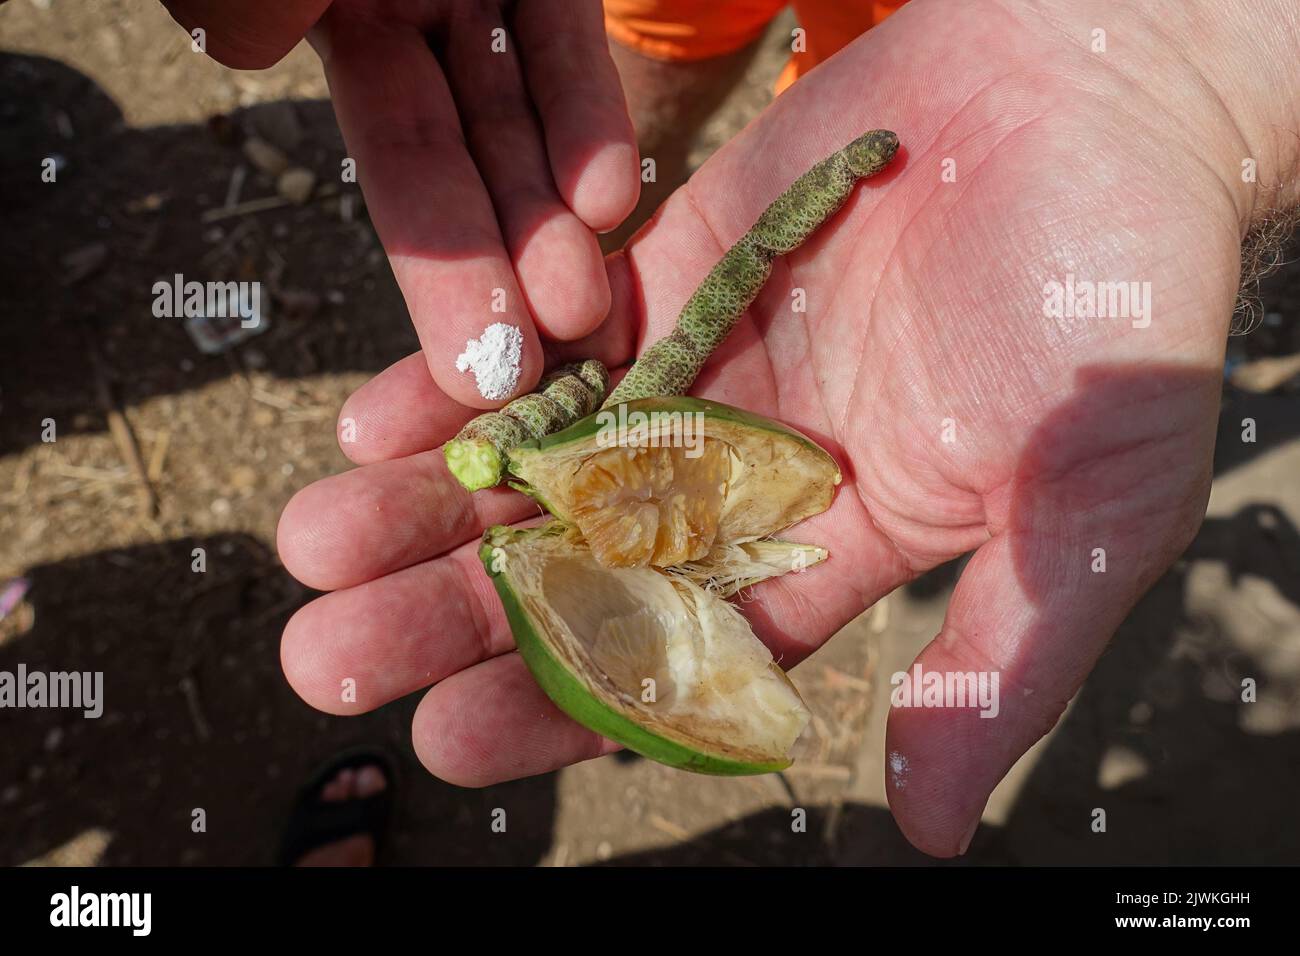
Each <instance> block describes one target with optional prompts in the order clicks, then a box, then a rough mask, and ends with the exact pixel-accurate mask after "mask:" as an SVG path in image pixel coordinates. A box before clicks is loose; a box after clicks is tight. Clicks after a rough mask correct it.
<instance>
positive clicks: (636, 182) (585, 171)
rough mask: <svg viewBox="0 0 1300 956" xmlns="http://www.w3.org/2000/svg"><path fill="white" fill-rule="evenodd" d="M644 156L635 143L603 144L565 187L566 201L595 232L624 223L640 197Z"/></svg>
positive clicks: (604, 230)
mask: <svg viewBox="0 0 1300 956" xmlns="http://www.w3.org/2000/svg"><path fill="white" fill-rule="evenodd" d="M640 164H641V157H640V154H639V153H638V151H637V148H636V143H635V141H633V140H628V141H613V142H606V143H602V144H600V145H599V146H598V147H597V148H596V150H595V151H594V152H593V153H592V155H591V156H590V158H588V159H587V160H586V162H585V163H583V165H582V166H581V168H580V170H579V171H578V173H577V175H576V176H575V177H574V178H573V180H572V181H571V182H570V183H568V184H567V187H566V186H561V194H562V195H563V197H564V201H565V202H566V203H568V205H569V208H570V209H572V210H573V212H574V214H575V215H576V216H577V217H578V218H579V219H581V220H582V221H583V222H585V223H586V224H587V225H588V226H590V227H591V228H592V229H594V230H595V231H596V232H609V231H610V230H612V229H615V228H617V227H618V226H619V225H621V224H622V222H623V220H624V219H626V218H627V217H628V216H629V215H631V213H632V210H633V209H635V208H636V204H637V200H638V199H639V198H640V197H641V175H640V172H641V166H640Z"/></svg>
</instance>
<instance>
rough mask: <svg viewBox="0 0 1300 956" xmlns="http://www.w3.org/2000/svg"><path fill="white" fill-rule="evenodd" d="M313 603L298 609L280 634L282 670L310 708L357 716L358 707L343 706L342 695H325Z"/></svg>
mask: <svg viewBox="0 0 1300 956" xmlns="http://www.w3.org/2000/svg"><path fill="white" fill-rule="evenodd" d="M314 604H315V602H312V603H311V604H307V605H304V606H303V607H300V608H298V610H297V611H295V612H294V614H293V617H291V618H289V621H288V623H287V624H285V626H284V633H282V634H281V635H280V669H281V670H282V671H283V672H284V678H285V680H286V681H287V682H288V684H289V686H290V687H291V688H292V689H293V692H294V693H295V694H297V695H298V696H299V697H301V698H302V700H303V702H304V703H306V704H307V705H308V706H310V707H314V708H315V709H316V710H319V711H323V712H324V713H327V714H336V715H340V716H342V715H346V714H350V713H354V712H356V710H355V708H349V707H348V705H347V704H346V703H344V700H343V695H342V694H341V693H339V694H335V693H326V692H323V686H322V680H321V675H322V673H324V671H325V665H324V663H323V662H322V661H321V659H320V657H321V655H320V654H319V653H318V650H319V645H318V644H316V643H315V642H314V641H313V640H312V630H313V627H312V624H311V622H310V618H311V617H312V616H313V613H314V612H313V611H312V607H313V605H314Z"/></svg>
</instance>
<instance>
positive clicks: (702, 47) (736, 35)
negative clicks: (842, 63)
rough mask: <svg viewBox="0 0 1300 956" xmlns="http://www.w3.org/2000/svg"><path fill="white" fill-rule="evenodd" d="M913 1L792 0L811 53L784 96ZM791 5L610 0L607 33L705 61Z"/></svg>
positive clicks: (650, 49) (661, 54) (670, 56)
mask: <svg viewBox="0 0 1300 956" xmlns="http://www.w3.org/2000/svg"><path fill="white" fill-rule="evenodd" d="M906 2H907V0H789V5H790V6H792V7H793V8H794V12H795V16H796V18H797V19H798V21H799V26H800V27H802V28H803V31H804V34H803V42H804V47H805V49H804V50H802V51H799V52H795V53H793V54H792V55H791V58H790V62H789V63H787V64H786V67H785V70H784V71H783V72H782V73H781V76H780V78H779V79H778V80H777V83H776V91H777V92H778V93H779V92H781V91H782V90H784V89H785V88H786V87H787V86H789V85H790V84H791V83H793V82H794V81H795V80H797V79H798V78H799V77H801V76H803V75H804V74H805V73H807V72H808V71H809V70H811V69H812V68H813V67H814V66H816V65H817V64H818V63H820V62H822V60H825V59H826V58H827V57H829V56H831V55H832V54H834V53H836V52H837V51H838V50H839V49H840V48H841V47H844V46H846V45H847V44H848V43H850V42H851V41H852V40H854V39H855V38H856V37H858V36H859V35H860V34H862V33H865V32H866V31H867V30H870V29H871V28H872V27H873V26H875V25H876V24H878V23H880V22H881V21H882V20H884V19H885V17H887V16H889V15H890V14H891V13H893V12H894V11H895V10H897V9H898V8H899V7H901V6H902V5H903V4H904V3H906ZM786 5H787V0H605V29H606V31H607V32H608V33H609V35H610V36H612V37H613V38H614V39H615V40H617V41H618V42H619V43H622V44H623V45H624V46H628V47H631V48H632V49H634V50H636V51H638V52H640V53H644V54H645V55H646V56H652V57H655V58H656V59H661V60H685V61H689V60H705V59H708V58H709V57H715V56H722V55H723V54H726V53H732V52H735V51H736V50H739V49H742V48H743V47H746V46H748V45H749V44H750V43H753V42H754V41H755V40H757V39H758V38H759V36H761V35H762V33H763V31H764V30H766V29H767V25H768V24H769V23H771V22H772V19H773V18H774V17H775V16H776V15H777V14H778V13H780V12H781V10H782V8H784V7H785V6H786Z"/></svg>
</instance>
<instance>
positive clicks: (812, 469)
mask: <svg viewBox="0 0 1300 956" xmlns="http://www.w3.org/2000/svg"><path fill="white" fill-rule="evenodd" d="M510 471H511V472H512V473H513V474H514V475H515V476H516V477H517V478H518V479H520V481H519V482H518V483H515V485H514V486H515V487H516V488H519V489H520V490H522V491H526V492H527V493H529V494H531V495H533V496H534V497H536V498H537V499H538V500H539V501H541V502H542V504H543V505H544V506H545V507H546V508H547V510H549V511H550V512H551V513H552V514H554V515H556V516H557V517H558V518H561V519H562V520H564V521H565V522H567V523H568V524H571V525H574V526H575V527H577V528H578V529H580V530H581V532H582V536H583V538H584V539H585V540H586V541H587V543H588V545H589V546H590V548H591V552H592V554H593V555H594V556H595V558H596V560H597V561H599V562H600V563H601V564H603V565H606V566H608V567H642V566H646V565H653V566H655V567H668V566H672V565H679V564H684V563H688V562H696V561H699V560H701V559H703V558H705V557H706V556H707V555H708V554H709V553H710V551H712V550H713V548H714V546H715V544H718V543H723V544H727V543H733V542H738V541H752V540H754V539H757V538H760V537H763V536H766V535H770V534H773V533H775V532H777V531H780V530H781V529H782V528H787V527H789V526H790V525H792V524H795V523H796V522H798V521H802V520H803V519H804V518H807V517H809V516H810V515H814V514H818V513H820V512H822V511H825V510H826V509H827V508H828V507H829V506H830V503H831V498H832V497H833V495H834V491H835V486H836V485H837V484H839V482H840V472H839V469H838V468H837V467H836V465H835V460H834V459H833V458H831V456H830V455H829V454H827V453H826V452H825V451H824V450H823V449H822V448H821V447H819V446H818V445H817V444H816V443H814V442H813V441H812V440H810V439H809V438H807V437H805V436H804V435H801V434H800V433H799V432H797V431H794V430H793V429H791V428H787V427H786V426H784V425H782V424H780V423H779V422H774V421H772V420H771V419H768V418H764V417H762V416H761V415H754V414H751V413H749V412H745V411H742V410H741V409H738V408H732V407H731V406H729V405H723V404H722V403H720V402H710V401H704V400H702V399H697V398H688V397H684V396H679V397H668V398H648V399H642V400H640V401H635V402H626V403H624V404H622V405H619V406H615V407H613V408H610V409H605V410H602V411H600V412H598V413H596V414H595V415H590V416H588V417H587V418H584V419H582V420H581V421H579V422H577V423H576V424H574V425H572V426H570V427H569V428H566V429H564V430H563V431H560V432H556V433H555V434H553V435H549V436H547V437H545V438H542V439H540V440H538V441H531V442H526V443H525V444H523V445H520V446H518V447H516V448H513V449H511V452H510Z"/></svg>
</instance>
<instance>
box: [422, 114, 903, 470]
mask: <svg viewBox="0 0 1300 956" xmlns="http://www.w3.org/2000/svg"><path fill="white" fill-rule="evenodd" d="M897 151H898V137H897V136H895V135H894V134H893V133H891V132H890V131H889V130H885V129H875V130H872V131H871V132H869V133H864V134H863V135H862V136H859V137H858V138H857V139H855V140H854V141H853V142H851V143H849V145H847V146H845V147H844V148H843V149H841V150H839V151H837V152H835V153H832V154H831V155H830V156H828V157H826V158H825V159H823V160H822V161H821V162H820V163H818V164H817V165H816V166H814V167H813V168H812V169H810V170H808V172H806V173H804V174H803V175H802V176H800V177H799V178H798V179H796V180H795V181H794V182H793V183H792V184H791V185H790V188H789V189H787V190H786V191H785V192H783V193H782V194H781V195H780V196H778V197H777V198H776V200H775V201H773V203H772V204H771V205H770V206H768V207H767V209H765V210H763V214H762V215H761V216H759V217H758V221H757V222H756V223H754V226H753V228H752V229H750V230H749V232H747V233H745V234H744V235H743V236H741V237H740V240H739V241H738V242H737V243H736V244H735V245H734V246H732V247H731V248H730V249H728V250H727V252H726V255H724V256H723V257H722V259H721V260H720V261H719V262H718V264H717V265H715V266H714V267H713V269H712V271H710V272H709V274H708V275H707V276H705V278H704V281H703V282H702V283H700V287H699V288H698V289H696V290H695V294H694V295H692V296H691V297H690V299H688V300H687V302H686V306H685V307H684V308H683V309H682V312H681V315H680V316H679V317H678V319H677V325H676V327H674V329H673V330H672V332H670V333H669V334H668V335H667V336H665V337H664V338H662V339H660V340H659V341H658V342H655V344H654V345H652V346H650V348H648V349H646V351H645V352H644V353H642V355H641V357H640V358H639V359H637V361H636V362H635V363H634V364H633V365H632V368H631V369H629V370H628V373H627V376H626V377H625V378H624V379H623V381H621V382H620V383H619V384H618V387H617V388H616V389H614V391H613V393H612V394H611V395H610V396H609V398H608V399H606V401H605V403H604V405H603V406H601V407H609V406H611V405H617V404H618V403H619V402H630V401H635V400H636V399H639V398H652V397H654V396H657V395H685V394H686V391H687V390H688V389H689V388H690V387H691V385H692V383H694V381H695V377H696V376H697V375H698V374H699V373H700V369H701V368H703V367H704V363H705V362H706V361H708V358H709V356H710V355H712V354H713V351H714V350H715V349H716V348H717V347H718V346H719V345H721V344H722V342H723V340H724V339H725V338H726V337H727V335H728V334H729V333H730V332H731V330H732V328H733V327H734V326H735V324H736V322H737V321H739V319H740V317H741V315H743V314H744V312H745V310H746V309H747V308H749V305H750V303H752V302H753V301H754V299H755V297H757V295H758V293H759V291H760V290H761V289H762V288H763V283H765V282H766V281H767V277H768V276H769V275H770V274H771V272H772V262H773V261H774V260H775V259H776V257H777V256H779V255H784V254H785V253H787V252H791V251H792V250H794V249H797V248H798V247H799V246H800V245H802V244H803V242H804V241H805V240H807V239H808V237H809V236H811V235H812V234H813V233H814V232H815V231H816V230H817V228H818V227H819V226H820V225H821V224H822V223H824V222H825V221H826V220H827V219H829V218H830V217H831V216H833V215H834V214H835V212H836V211H837V210H838V209H839V208H840V207H841V206H843V205H844V202H845V201H846V200H847V199H848V198H849V195H850V194H851V193H852V192H853V187H854V185H855V184H856V183H857V181H858V180H859V179H865V178H867V177H868V176H874V175H875V174H876V173H878V172H880V171H881V170H882V169H884V168H885V166H887V165H888V164H889V161H890V160H891V159H893V158H894V153H895V152H897ZM597 385H599V387H597ZM608 385H609V378H608V373H607V372H606V371H605V367H604V366H603V365H601V364H600V363H599V362H597V361H595V360H594V359H591V360H588V361H586V362H583V363H582V364H581V365H579V366H569V367H566V368H564V369H561V370H559V372H557V373H554V374H552V375H551V376H548V377H547V378H546V379H545V380H544V381H543V383H542V385H541V391H540V392H534V393H532V394H530V395H524V396H523V397H521V398H518V399H515V401H513V402H511V403H510V404H509V405H507V406H506V407H505V408H503V409H501V410H500V411H499V412H489V413H488V414H486V415H480V416H479V417H478V418H476V419H474V420H473V421H471V422H470V423H469V424H468V425H466V426H465V427H464V428H463V429H462V430H461V432H460V434H459V435H457V436H456V437H455V438H454V439H453V440H452V441H450V442H448V443H447V446H446V448H445V449H444V452H445V454H446V456H447V463H448V465H449V466H450V467H451V472H452V474H454V475H455V476H456V477H457V478H458V479H459V480H460V483H461V484H462V485H464V486H465V487H466V488H468V489H469V490H470V491H476V490H477V489H479V488H490V487H492V486H493V485H496V484H498V483H500V482H501V481H502V480H503V479H504V477H505V473H506V465H507V462H508V458H507V453H508V452H509V450H510V449H511V448H514V447H515V446H516V445H519V444H521V443H522V442H524V441H527V440H528V439H530V438H541V437H542V436H543V435H549V434H550V433H552V432H554V431H558V430H559V429H561V428H564V427H566V426H567V425H571V424H573V422H575V421H577V420H578V419H579V418H582V417H584V416H586V415H589V414H591V413H592V412H593V411H595V410H596V406H597V405H598V404H599V403H600V400H601V397H603V396H604V393H605V389H606V388H607V387H608Z"/></svg>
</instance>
